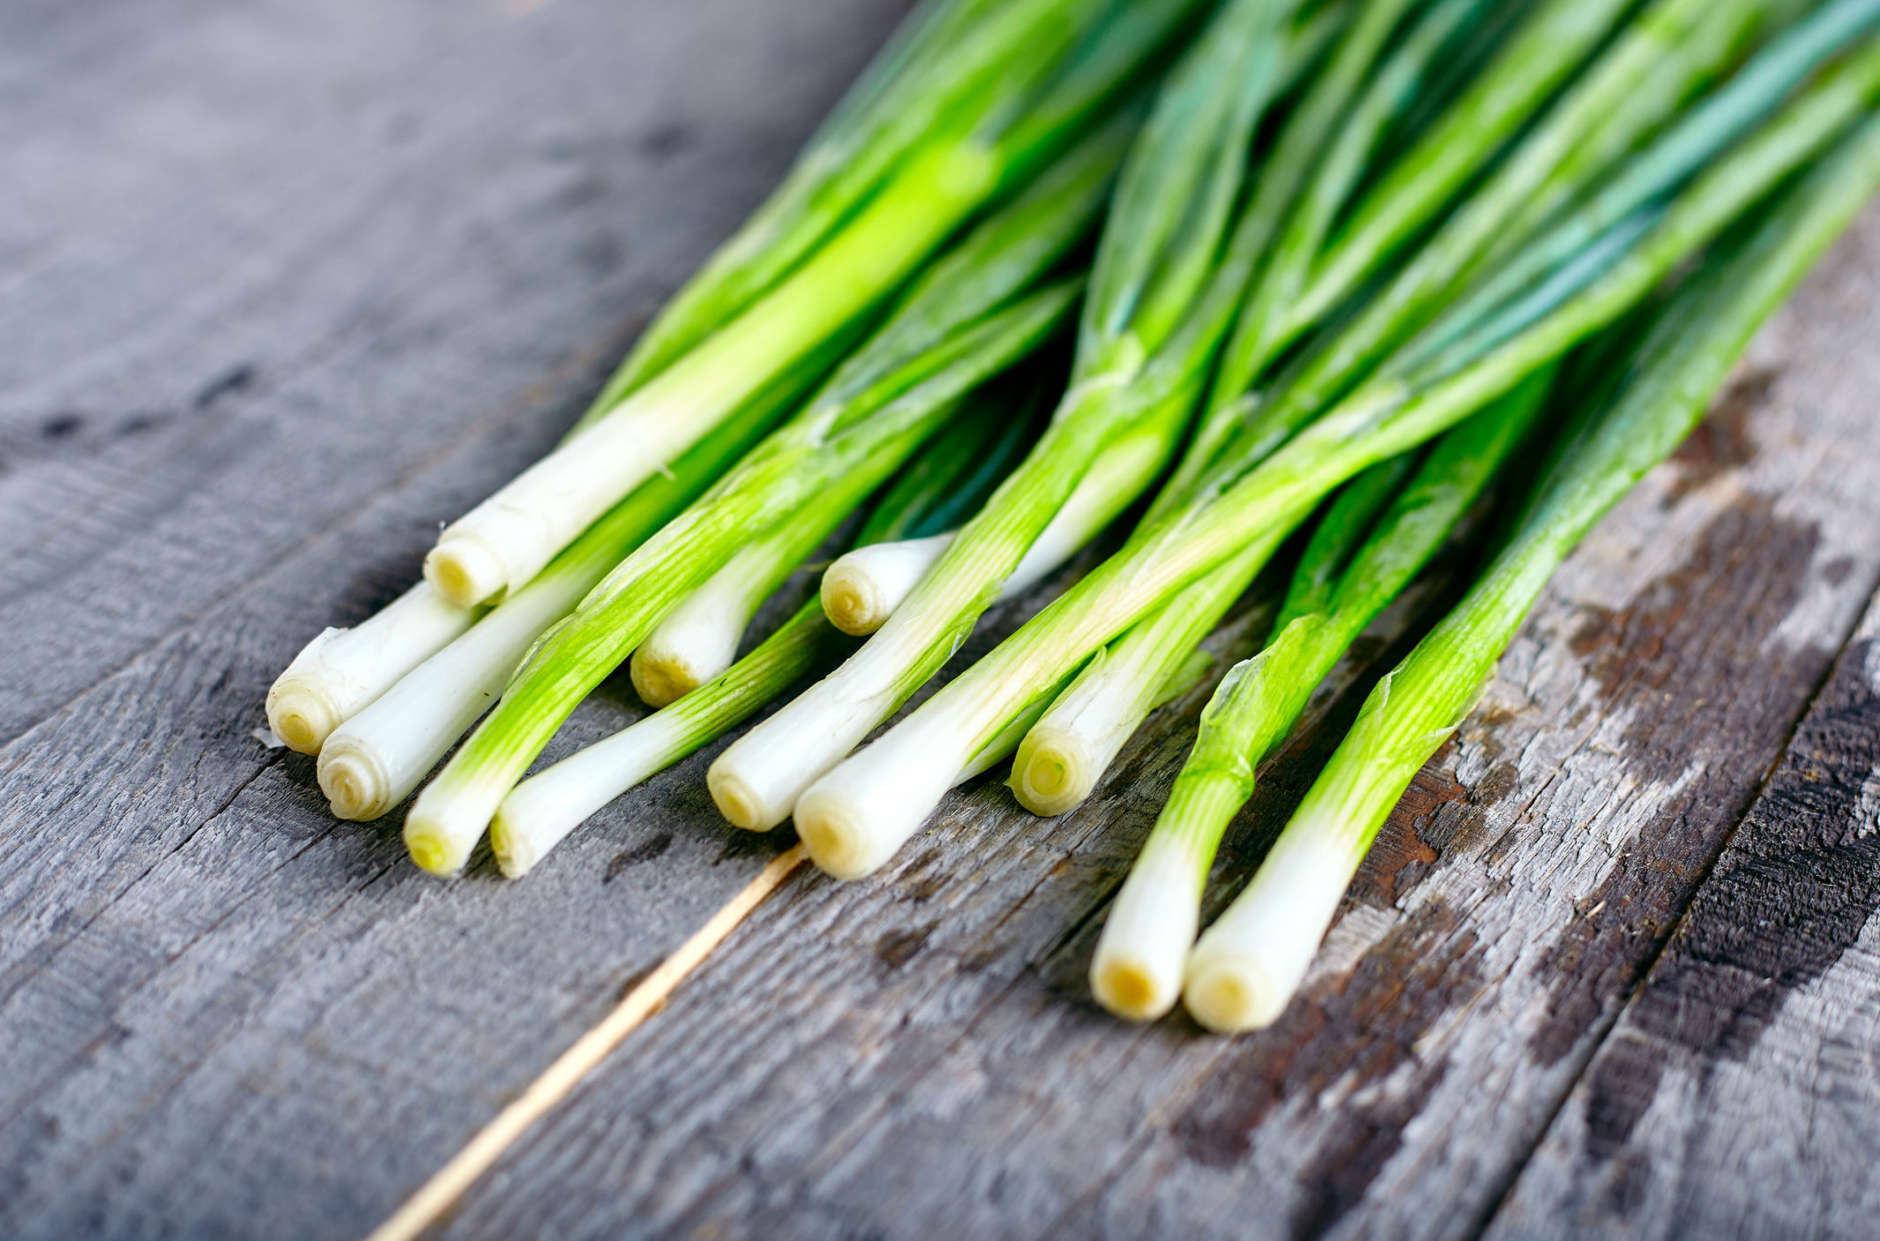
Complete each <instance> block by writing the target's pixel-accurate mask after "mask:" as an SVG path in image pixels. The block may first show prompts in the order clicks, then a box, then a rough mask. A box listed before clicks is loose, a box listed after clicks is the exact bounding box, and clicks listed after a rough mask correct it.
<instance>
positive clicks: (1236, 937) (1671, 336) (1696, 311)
mask: <svg viewBox="0 0 1880 1241" xmlns="http://www.w3.org/2000/svg"><path fill="white" fill-rule="evenodd" d="M1876 187H1880V118H1870V119H1868V120H1866V121H1865V122H1863V123H1862V124H1861V125H1860V126H1859V128H1858V129H1857V130H1856V131H1855V132H1853V133H1852V134H1850V135H1848V136H1847V137H1846V138H1845V139H1844V140H1843V141H1842V142H1841V143H1840V144H1839V145H1838V146H1837V148H1836V149H1835V150H1834V152H1833V153H1832V154H1831V155H1830V156H1829V157H1828V158H1827V159H1825V160H1823V161H1821V162H1820V163H1819V164H1818V165H1817V166H1815V167H1814V168H1812V169H1810V170H1809V171H1808V172H1807V173H1806V174H1805V175H1803V176H1801V177H1799V178H1797V179H1796V180H1795V181H1794V182H1793V183H1792V184H1791V185H1790V186H1789V187H1788V188H1787V189H1785V190H1783V191H1782V192H1781V193H1780V195H1779V197H1778V198H1777V199H1776V200H1775V202H1774V203H1773V204H1772V205H1771V206H1769V207H1768V208H1767V209H1766V210H1764V211H1762V212H1760V213H1758V219H1757V220H1755V221H1753V222H1751V223H1752V224H1753V227H1746V228H1745V229H1743V230H1741V231H1740V232H1739V233H1738V234H1735V235H1732V236H1731V237H1727V238H1725V239H1724V240H1723V241H1722V242H1720V243H1719V245H1718V246H1717V247H1716V250H1717V253H1716V254H1714V255H1713V256H1712V259H1711V261H1710V263H1709V264H1708V265H1707V266H1706V267H1704V268H1703V269H1701V270H1699V271H1698V272H1697V273H1696V274H1695V275H1694V276H1693V277H1691V278H1690V280H1689V281H1688V282H1687V283H1686V285H1685V286H1684V287H1683V288H1682V289H1680V290H1679V291H1677V292H1676V293H1675V294H1673V295H1672V296H1671V297H1670V298H1669V299H1668V300H1667V301H1666V303H1665V304H1664V307H1663V310H1662V312H1661V313H1660V314H1658V315H1657V316H1656V321H1655V323H1654V324H1653V326H1652V328H1651V329H1650V330H1649V331H1648V333H1647V334H1646V335H1645V337H1644V339H1643V340H1642V341H1641V342H1640V344H1639V347H1638V350H1637V353H1636V355H1635V356H1634V357H1633V358H1632V360H1631V363H1630V366H1629V368H1628V369H1627V371H1626V372H1625V373H1623V375H1622V376H1621V379H1620V382H1619V383H1618V385H1617V387H1616V391H1614V392H1613V393H1612V394H1611V395H1610V396H1609V397H1608V398H1606V399H1604V400H1603V401H1602V402H1601V403H1600V404H1598V405H1596V406H1595V407H1593V408H1592V409H1591V410H1589V411H1588V412H1589V413H1590V415H1591V417H1590V418H1588V419H1587V420H1586V421H1584V422H1583V423H1582V425H1581V426H1580V427H1579V428H1578V432H1577V434H1576V435H1574V436H1573V437H1572V438H1571V439H1570V440H1569V442H1568V444H1567V445H1566V448H1565V451H1564V452H1563V453H1561V454H1560V455H1559V456H1558V457H1557V459H1556V462H1555V464H1554V466H1553V468H1552V469H1551V470H1550V472H1549V474H1548V476H1547V477H1546V479H1545V480H1544V481H1543V483H1542V485H1541V488H1540V490H1539V492H1538V493H1537V497H1536V499H1535V501H1534V502H1533V503H1532V504H1531V505H1530V507H1529V508H1528V510H1527V511H1526V514H1525V516H1524V518H1523V520H1522V523H1521V525H1520V526H1519V528H1518V529H1517V531H1516V532H1515V533H1514V535H1513V537H1512V538H1511V539H1510V540H1509V542H1508V543H1507V544H1506V545H1505V546H1504V547H1503V549H1502V550H1501V552H1500V553H1499V554H1498V555H1497V556H1496V557H1495V559H1494V561H1493V562H1492V563H1491V564H1490V565H1489V567H1488V569H1487V571H1486V572H1485V573H1484V574H1483V575H1482V577H1481V578H1480V579H1479V580H1478V582H1477V583H1476V585H1475V586H1474V587H1473V588H1472V589H1471V590H1470V592H1469V594H1468V595H1467V596H1466V597H1465V598H1464V599H1463V601H1462V602H1461V603H1460V604H1459V605H1457V607H1456V608H1455V610H1454V611H1453V612H1451V613H1450V614H1449V615H1448V616H1447V617H1446V618H1445V619H1444V620H1443V621H1442V622H1441V623H1440V624H1439V625H1437V626H1436V628H1435V629H1434V630H1432V631H1431V632H1430V634H1429V635H1428V636H1427V637H1425V638H1424V639H1423V641H1422V642H1420V643H1419V644H1418V645H1417V647H1416V649H1415V650H1414V651H1412V652H1411V654H1410V656H1409V657H1408V658H1407V659H1405V660H1404V662H1403V663H1402V664H1400V665H1399V666H1398V667H1397V668H1396V669H1395V670H1394V671H1393V672H1391V673H1390V674H1389V675H1388V676H1386V677H1385V678H1384V680H1383V681H1382V682H1380V683H1379V685H1378V686H1377V688H1376V689H1375V690H1373V691H1372V693H1371V695H1370V697H1369V698H1368V699H1367V700H1366V702H1365V704H1364V707H1363V708H1362V710H1361V712H1360V714H1359V716H1358V719H1357V722H1356V723H1355V724H1354V725H1353V726H1352V729H1351V731H1350V733H1349V734H1347V735H1346V737H1345V739H1344V741H1343V742H1342V743H1341V744H1340V745H1339V747H1338V749H1337V751H1335V752H1334V754H1333V756H1332V758H1331V761H1330V762H1329V763H1328V764H1327V765H1326V768H1325V770H1324V771H1323V772H1322V773H1321V774H1320V776H1319V778H1318V779H1317V781H1316V782H1315V783H1314V784H1313V786H1312V788H1311V790H1310V791H1309V792H1308V793H1307V794H1306V798H1305V800H1304V801H1303V802H1302V803H1301V804H1300V806H1299V808H1298V810H1297V811H1296V812H1295V813H1294V815H1293V817H1292V819H1291V820H1290V821H1289V822H1288V823H1287V825H1286V828H1285V830H1284V831H1283V832H1282V833H1281V834H1280V837H1279V840H1278V841H1277V842H1276V843H1275V844H1274V846H1273V849H1272V851H1271V852H1270V853H1269V854H1268V855H1267V857H1266V860H1265V861H1264V862H1263V863H1262V864H1261V866H1260V869H1259V870H1258V872H1257V873H1256V874H1255V876H1254V878H1253V881H1252V882H1251V883H1250V884H1249V885H1248V887H1247V888H1246V890H1245V891H1243V892H1242V893H1241V895H1240V896H1239V897H1238V898H1237V899H1236V900H1235V901H1234V903H1233V904H1232V905H1230V906H1229V907H1228V909H1227V911H1226V912H1225V913H1223V914H1222V915H1221V917H1220V918H1219V919H1217V920H1216V922H1215V923H1214V925H1212V926H1211V927H1209V928H1208V930H1207V931H1206V932H1205V933H1204V934H1203V935H1202V936H1201V938H1200V940H1199V942H1197V943H1196V944H1195V947H1194V950H1193V951H1192V953H1191V954H1190V955H1189V959H1188V963H1187V974H1186V983H1185V986H1184V989H1183V993H1182V994H1183V1002H1184V1004H1185V1005H1186V1007H1187V1008H1188V1011H1189V1012H1190V1013H1192V1014H1193V1015H1194V1016H1195V1018H1196V1020H1198V1021H1200V1022H1201V1023H1202V1024H1203V1025H1205V1026H1208V1027H1209V1028H1211V1029H1214V1030H1219V1031H1222V1032H1231V1031H1238V1030H1246V1029H1255V1028H1259V1027H1263V1026H1265V1025H1268V1024H1270V1023H1271V1022H1272V1021H1273V1020H1274V1019H1275V1018H1276V1017H1277V1016H1278V1015H1279V1014H1280V1012H1282V1011H1283V1010H1284V1008H1285V1006H1286V1004H1287V1002H1288V1001H1289V1000H1290V999H1291V997H1292V996H1293V994H1294V993H1295V992H1296V991H1297V990H1298V988H1299V985H1300V983H1301V982H1302V980H1303V979H1304V977H1305V974H1306V971H1307V969H1308V968H1309V966H1310V964H1311V960H1312V956H1313V954H1314V952H1315V951H1316V950H1317V947H1318V944H1319V941H1320V939H1321V938H1322V937H1323V935H1324V933H1325V929H1326V927H1327V926H1329V925H1330V923H1331V919H1332V916H1333V914H1334V912H1335V911H1336V909H1337V905H1338V902H1339V899H1340V898H1341V897H1342V895H1343V894H1344V891H1345V888H1346V886H1347V885H1348V884H1349V883H1350V881H1351V876H1352V875H1353V874H1354V873H1355V872H1356V870H1357V867H1358V864H1359V863H1360V862H1361V861H1362V859H1363V857H1364V854H1365V852H1366V851H1367V850H1368V849H1369V847H1370V844H1371V841H1372V840H1373V839H1375V838H1376V835H1377V832H1378V829H1379V828H1380V827H1381V825H1382V824H1383V822H1384V820H1385V819H1386V818H1387V817H1388V816H1389V814H1390V811H1391V809H1392V808H1393V807H1394V806H1395V805H1396V803H1397V801H1398V799H1399V798H1400V797H1401V796H1402V795H1403V791H1404V789H1405V788H1406V787H1407V786H1408V785H1409V783H1410V780H1411V778H1412V777H1413V776H1414V775H1415V774H1416V772H1417V771H1418V770H1419V769H1420V768H1421V767H1422V765H1423V764H1424V763H1425V762H1426V761H1427V760H1428V759H1429V757H1430V755H1432V754H1433V753H1435V751H1436V750H1437V748H1438V747H1440V746H1441V745H1442V743H1443V742H1444V740H1445V739H1447V738H1448V737H1449V736H1450V734H1451V733H1453V732H1454V731H1455V729H1456V727H1457V726H1458V725H1459V724H1460V723H1461V721H1462V720H1463V718H1464V717H1465V716H1466V715H1467V714H1468V712H1469V711H1470V709H1471V708H1472V706H1473V704H1474V703H1475V701H1476V699H1477V698H1478V697H1479V696H1480V693H1481V690H1482V688H1483V687H1484V686H1485V685H1486V684H1487V682H1488V679H1489V678H1490V677H1491V676H1492V675H1493V673H1494V669H1495V665H1496V663H1497V661H1498V660H1499V659H1500V656H1501V654H1502V653H1503V652H1504V651H1505V650H1506V649H1507V646H1508V644H1509V643H1510V642H1511V641H1512V640H1513V638H1514V636H1515V633H1516V631H1517V630H1518V629H1519V628H1520V626H1521V623H1522V621H1523V620H1524V618H1525V617H1526V616H1527V614H1528V611H1529V610H1530V609H1531V608H1532V607H1533V604H1534V601H1535V599H1536V598H1537V597H1538V596H1539V594H1540V591H1541V589H1542V588H1543V586H1545V584H1546V582H1547V580H1548V578H1549V577H1550V576H1551V575H1552V574H1553V572H1554V570H1555V569H1556V568H1557V567H1558V566H1559V565H1560V563H1561V561H1562V560H1564V559H1565V558H1566V556H1567V555H1568V553H1569V552H1571V551H1572V549H1573V548H1574V546H1575V545H1577V544H1578V542H1579V541H1580V539H1581V538H1582V537H1584V535H1585V534H1586V532H1587V530H1588V529H1590V528H1591V527H1592V525H1593V524H1594V523H1595V522H1596V521H1598V520H1599V518H1600V517H1601V516H1602V515H1603V514H1604V513H1605V512H1606V511H1607V510H1608V509H1610V508H1611V507H1612V505H1613V504H1615V503H1616V502H1617V501H1618V500H1619V499H1620V498H1621V497H1622V496H1624V495H1625V494H1626V493H1627V492H1628V491H1630V490H1631V488H1632V487H1633V486H1634V485H1635V484H1636V483H1637V482H1638V480H1639V479H1640V478H1642V477H1643V476H1644V474H1645V473H1646V472H1647V471H1648V470H1650V469H1651V468H1652V466H1654V465H1655V464H1657V463H1658V462H1660V461H1662V460H1664V459H1665V457H1666V456H1668V455H1669V454H1670V452H1671V451H1672V449H1673V448H1675V447H1676V445H1677V444H1678V442H1679V441H1680V440H1682V439H1683V438H1684V436H1685V435H1686V434H1687V433H1688V432H1689V431H1690V429H1691V428H1692V426H1694V425H1695V424H1696V423H1697V421H1698V420H1699V419H1700V418H1701V417H1702V415H1703V410H1704V406H1705V404H1706V403H1707V402H1708V400H1709V399H1710V398H1711V396H1712V395H1713V394H1714V393H1715V392H1716V391H1717V389H1718V388H1719V387H1720V386H1721V385H1722V383H1723V382H1724V380H1725V379H1726V377H1727V376H1728V374H1729V372H1730V368H1731V366H1732V364H1733V363H1734V361H1735V359H1736V358H1737V357H1738V355H1739V354H1740V353H1741V351H1742V350H1743V348H1744V347H1745V346H1746V345H1747V343H1748V341H1749V339H1750V337H1751V336H1752V335H1753V334H1754V332H1755V330H1756V328H1757V327H1758V325H1760V324H1761V323H1762V322H1763V321H1764V319H1765V318H1767V316H1768V315H1769V314H1770V313H1771V312H1772V311H1773V310H1774V308H1775V307H1776V306H1777V305H1779V304H1780V303H1781V301H1782V300H1783V298H1785V297H1786V296H1787V295H1788V293H1789V291H1790V290H1791V289H1792V288H1793V287H1794V286H1795V284H1796V282H1797V281H1799V280H1800V279H1801V277H1802V276H1803V275H1804V274H1805V273H1806V272H1807V271H1808V269H1809V268H1810V267H1811V266H1812V265H1813V264H1814V263H1815V261H1816V260H1817V259H1818V258H1819V257H1820V256H1821V254H1822V253H1823V251H1824V250H1825V249H1826V247H1827V246H1828V245H1829V244H1830V242H1832V241H1833V239H1834V238H1835V237H1836V236H1837V235H1838V234H1839V233H1840V232H1841V230H1842V229H1844V228H1845V227H1846V226H1847V225H1848V224H1849V223H1850V222H1851V221H1852V220H1853V218H1854V216H1855V214H1856V213H1857V212H1858V211H1859V210H1860V208H1861V206H1862V205H1863V204H1864V203H1865V202H1866V201H1867V200H1868V198H1869V197H1870V196H1871V195H1872V194H1873V192H1874V190H1875V188H1876ZM1169 813H1170V814H1171V815H1172V814H1174V813H1175V811H1174V808H1173V806H1171V810H1170V812H1169ZM1184 817H1186V812H1184ZM1171 826H1172V827H1175V828H1177V829H1179V828H1180V827H1181V825H1180V824H1172V825H1171Z"/></svg>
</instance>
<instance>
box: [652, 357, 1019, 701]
mask: <svg viewBox="0 0 1880 1241" xmlns="http://www.w3.org/2000/svg"><path fill="white" fill-rule="evenodd" d="M1041 392H1042V388H1041V387H1040V386H1039V385H1038V384H1036V383H1033V384H1032V385H1031V386H1030V390H1029V392H1028V393H1027V394H1026V395H1025V400H1024V401H1022V402H1021V401H999V400H985V401H982V402H978V403H976V404H975V405H974V406H973V408H972V409H971V410H970V411H969V413H968V414H967V416H966V417H965V418H964V420H963V421H964V424H965V427H966V432H965V433H964V434H948V435H946V436H945V437H944V438H943V443H942V444H941V445H940V446H939V447H937V448H930V449H928V450H927V451H925V452H923V453H922V454H921V459H920V460H919V461H917V462H916V463H915V464H914V466H911V467H910V468H909V469H907V470H904V471H903V472H902V473H903V476H904V477H903V478H901V479H898V480H897V481H896V484H895V486H894V488H893V491H894V492H896V493H900V494H891V495H889V496H888V497H886V498H885V499H884V500H883V505H887V504H889V503H891V502H892V503H895V504H896V505H897V506H900V507H912V506H914V505H919V504H927V505H930V506H933V507H942V508H950V507H951V504H952V503H953V502H956V501H957V499H958V497H959V495H961V494H964V493H971V492H975V491H977V492H978V493H979V494H981V495H982V496H983V494H984V493H985V491H987V490H989V488H986V487H976V486H975V480H974V479H973V478H972V477H970V476H969V477H964V478H957V479H954V480H953V481H954V483H955V488H954V490H953V494H951V495H943V494H935V492H934V488H935V487H936V486H937V485H938V484H939V481H940V479H941V478H942V476H943V474H944V472H945V471H946V468H947V465H948V464H949V463H950V462H953V461H965V462H969V463H970V464H971V465H972V466H973V467H974V469H975V471H976V472H977V473H978V474H979V475H980V476H981V477H983V478H986V479H990V480H996V479H998V478H999V477H1001V476H1002V474H1003V472H1004V470H1002V469H1001V468H1000V465H1001V462H1003V466H1004V469H1009V468H1010V467H1011V464H1012V463H1013V462H1014V461H1016V460H1017V458H1018V456H1019V455H1020V454H1022V452H1023V451H1024V446H1025V444H1026V443H1028V442H1029V440H1030V439H1033V438H1035V437H1036V435H1035V432H1036V425H1037V419H1036V418H1035V417H1034V415H1035V414H1036V412H1037V406H1038V404H1039V398H1040V394H1041ZM866 482H867V480H866V479H865V478H864V477H862V476H856V477H853V478H840V479H837V480H835V481H834V482H833V483H832V484H831V486H830V487H829V488H828V489H827V490H825V491H823V492H821V493H820V494H818V495H817V496H815V497H814V498H812V499H811V500H810V502H809V503H808V504H806V505H804V506H803V508H802V509H800V510H798V511H797V512H796V513H794V514H792V515H791V516H790V517H789V518H788V519H786V520H784V521H782V522H779V523H778V524H777V526H776V527H775V528H774V529H772V530H771V531H769V532H768V533H766V534H763V535H760V536H759V537H758V538H756V539H754V540H752V541H751V542H750V543H749V544H747V545H746V546H745V547H744V548H742V549H741V550H740V551H739V552H738V553H737V554H736V555H735V556H733V557H732V558H731V559H730V560H729V561H727V562H726V564H725V566H724V568H722V569H720V570H718V572H716V573H714V574H712V576H711V577H710V578H708V579H706V581H705V584H704V585H702V586H700V587H699V588H698V589H697V590H695V591H693V592H692V594H690V595H689V596H687V597H686V598H685V599H684V600H683V601H682V602H681V603H680V604H679V605H678V606H677V607H675V608H674V609H673V610H672V611H671V612H670V613H668V614H667V615H666V617H665V619H664V620H662V621H660V622H659V625H658V627H657V628H655V629H654V630H653V632H652V633H651V634H649V635H647V638H646V641H644V642H642V643H641V644H640V647H639V649H638V650H636V651H634V652H633V658H632V659H631V660H630V661H629V663H628V669H629V671H630V673H631V675H632V678H633V687H634V689H635V690H637V691H638V692H639V695H640V697H641V699H643V700H644V701H645V702H646V703H647V705H648V706H652V707H664V706H667V705H668V704H670V703H673V702H676V701H678V700H679V699H680V698H682V697H684V696H685V695H686V694H688V693H690V692H691V691H693V690H695V689H697V688H698V687H699V686H701V685H703V684H705V682H707V681H709V680H711V679H712V678H713V677H715V676H717V675H718V674H719V673H721V672H723V671H724V670H725V669H726V668H729V667H730V666H731V663H732V661H733V660H734V659H735V658H736V657H737V651H738V645H739V643H740V642H741V641H743V638H744V631H745V629H746V628H747V627H748V626H749V625H750V623H751V619H752V618H753V617H754V616H755V615H756V614H757V610H758V608H759V607H761V606H762V605H763V603H764V601H765V600H766V599H768V598H769V597H770V596H771V595H772V594H773V593H774V592H775V591H776V590H777V588H778V587H780V586H782V585H783V583H784V581H785V580H786V579H788V578H789V576H790V575H791V574H792V573H794V572H796V571H797V570H798V569H799V568H801V567H802V565H803V562H804V561H805V560H807V559H808V558H809V556H810V554H811V553H813V552H814V551H815V550H816V549H817V548H819V547H821V546H822V545H823V543H825V542H826V541H828V539H829V537H830V536H831V535H832V534H834V533H835V531H836V529H837V527H839V526H841V525H842V523H843V522H845V521H846V520H848V518H849V517H850V516H851V515H852V514H853V513H854V512H855V510H856V509H857V508H858V507H860V506H861V503H862V501H863V500H864V499H866V498H867V490H864V487H865V485H866Z"/></svg>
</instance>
